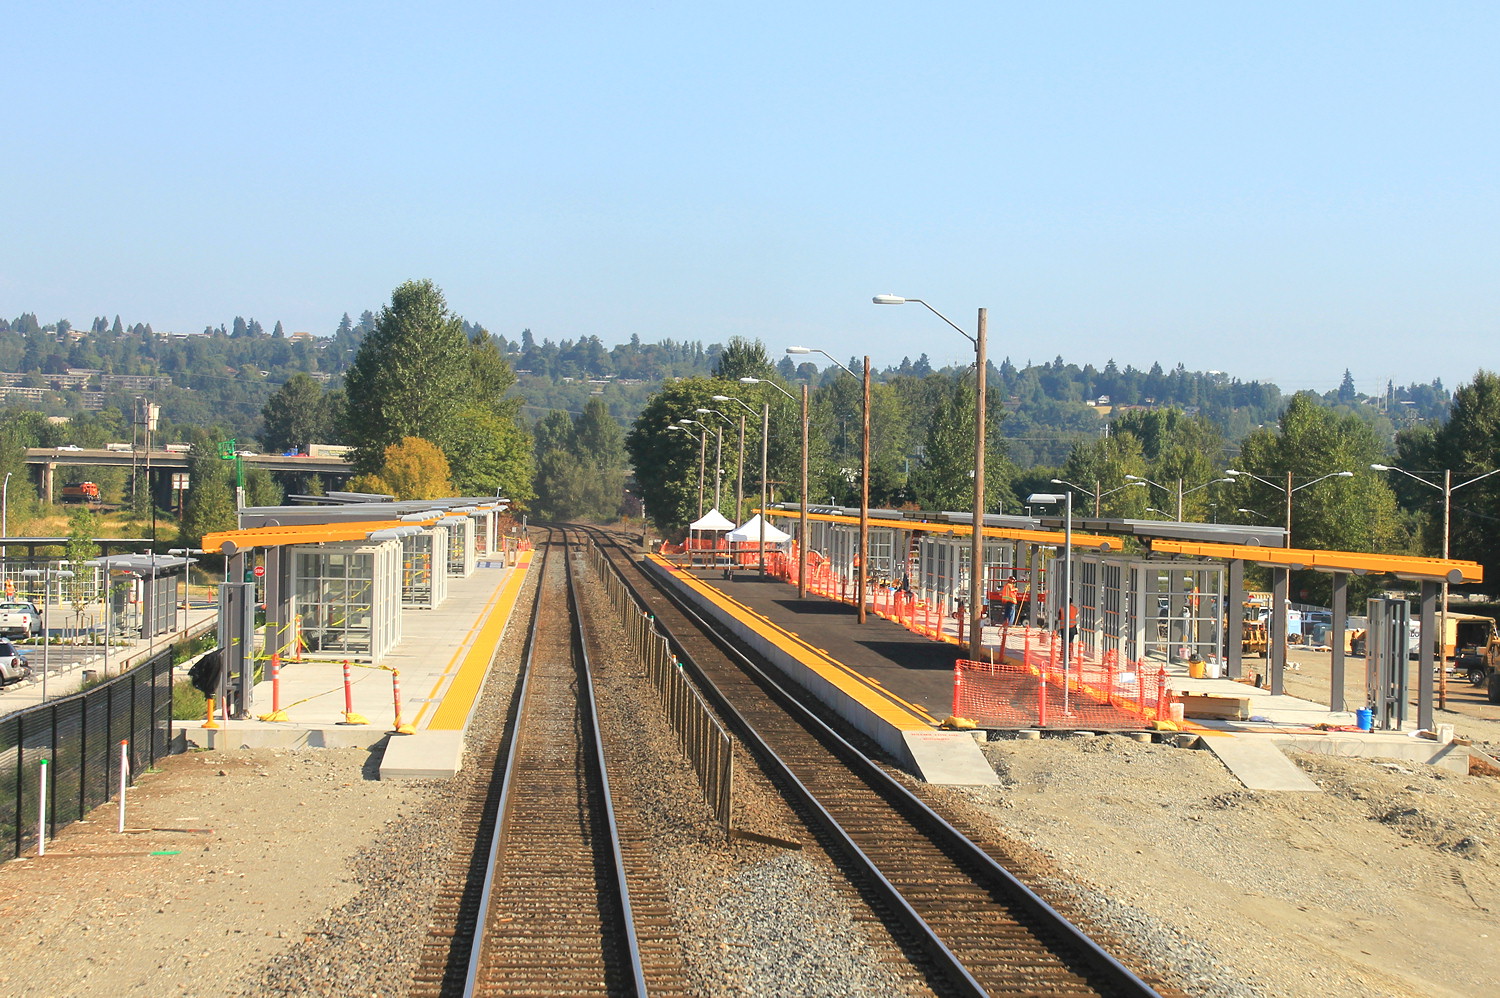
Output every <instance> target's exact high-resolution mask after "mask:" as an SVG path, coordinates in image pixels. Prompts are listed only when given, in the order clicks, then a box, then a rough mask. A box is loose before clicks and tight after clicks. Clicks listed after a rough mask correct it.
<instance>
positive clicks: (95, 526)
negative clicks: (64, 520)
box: [63, 506, 99, 618]
mask: <svg viewBox="0 0 1500 998" xmlns="http://www.w3.org/2000/svg"><path fill="white" fill-rule="evenodd" d="M98 536H99V517H97V516H95V515H94V514H93V513H92V512H91V511H90V510H89V509H88V508H87V507H86V506H84V507H79V508H77V509H74V510H72V511H71V512H70V513H69V514H68V543H67V547H66V549H65V550H64V553H63V558H64V559H65V560H66V561H67V562H68V565H69V567H70V568H71V569H72V572H73V577H72V578H71V579H65V580H63V582H64V584H63V593H64V598H65V599H66V600H67V601H68V602H69V603H71V604H72V606H73V612H74V614H75V615H77V616H78V617H79V618H82V616H83V611H84V609H85V608H86V607H87V606H88V605H89V594H90V591H91V588H92V587H91V586H90V585H89V583H90V581H91V579H90V576H91V575H92V574H93V571H94V570H93V568H92V566H89V565H87V564H85V562H88V561H92V560H93V559H95V558H97V557H99V545H98V544H97V543H95V538H96V537H98Z"/></svg>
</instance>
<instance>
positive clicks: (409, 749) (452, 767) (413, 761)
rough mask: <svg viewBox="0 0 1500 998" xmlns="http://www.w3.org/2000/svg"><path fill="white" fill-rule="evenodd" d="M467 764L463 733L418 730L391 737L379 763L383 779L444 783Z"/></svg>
mask: <svg viewBox="0 0 1500 998" xmlns="http://www.w3.org/2000/svg"><path fill="white" fill-rule="evenodd" d="M463 761H464V732H462V731H418V732H417V733H416V734H414V735H392V736H391V740H390V741H389V742H387V743H386V746H385V755H384V757H383V758H382V759H381V760H380V778H381V779H382V780H444V779H447V778H449V777H451V776H457V775H458V771H459V770H460V769H461V768H462V767H463Z"/></svg>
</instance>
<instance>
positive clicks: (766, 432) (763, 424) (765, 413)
mask: <svg viewBox="0 0 1500 998" xmlns="http://www.w3.org/2000/svg"><path fill="white" fill-rule="evenodd" d="M740 383H741V384H744V385H770V386H771V387H772V388H774V389H776V390H777V391H778V392H780V393H781V394H783V395H786V397H787V398H791V397H792V396H791V395H790V394H788V393H787V390H786V389H785V388H782V387H781V386H780V385H778V384H777V383H776V382H774V381H765V380H762V379H761V378H750V377H745V378H741V379H740ZM806 392H807V389H806V388H804V389H803V394H804V395H805V394H806ZM714 401H716V402H720V401H722V402H734V403H736V404H737V405H739V407H740V408H741V409H744V410H745V411H746V412H748V413H750V415H752V416H753V415H755V410H754V409H752V408H751V407H750V406H748V405H746V404H745V403H744V401H743V400H741V399H737V398H733V397H731V396H728V395H715V396H714ZM806 412H807V409H806V406H805V405H804V407H803V413H804V417H803V419H804V421H803V424H802V505H803V507H804V509H803V511H802V521H801V522H802V531H803V532H802V536H801V537H800V538H798V541H797V547H798V550H802V549H805V548H806V547H807V510H806V508H805V507H806V506H807V423H806V416H805V414H806ZM744 426H745V417H744V416H741V417H740V434H741V437H742V438H743V435H744V432H745V431H744ZM770 440H771V403H769V402H762V403H761V409H760V521H759V522H760V556H759V557H760V575H761V578H762V579H764V578H765V575H766V459H767V455H768V454H769V448H770ZM741 456H742V457H743V452H742V455H741ZM803 564H806V561H805V560H804V562H803ZM797 595H798V596H806V595H807V590H806V589H805V588H803V584H802V582H801V579H800V575H799V579H798V583H797Z"/></svg>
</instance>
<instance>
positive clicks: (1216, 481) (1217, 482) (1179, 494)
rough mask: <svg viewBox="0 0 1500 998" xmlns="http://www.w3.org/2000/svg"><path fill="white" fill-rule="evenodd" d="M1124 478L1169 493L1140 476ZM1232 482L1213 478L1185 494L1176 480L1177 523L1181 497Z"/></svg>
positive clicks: (1180, 508)
mask: <svg viewBox="0 0 1500 998" xmlns="http://www.w3.org/2000/svg"><path fill="white" fill-rule="evenodd" d="M1125 477H1126V479H1128V480H1129V481H1132V482H1141V483H1144V484H1146V485H1155V486H1156V487H1157V488H1159V489H1161V490H1162V491H1163V492H1169V491H1171V490H1169V489H1168V488H1167V487H1166V486H1165V485H1162V484H1160V483H1159V482H1153V481H1152V480H1151V479H1149V478H1142V477H1141V476H1140V475H1126V476H1125ZM1233 482H1234V479H1233V478H1215V479H1213V480H1212V481H1208V482H1204V483H1203V484H1202V485H1194V486H1193V487H1192V488H1190V489H1188V490H1187V491H1186V492H1184V491H1183V490H1182V479H1181V478H1179V479H1177V522H1178V523H1181V522H1182V497H1183V496H1190V495H1192V494H1193V493H1194V492H1197V491H1198V490H1199V489H1206V488H1208V487H1209V486H1210V485H1223V484H1226V483H1231V484H1232V483H1233Z"/></svg>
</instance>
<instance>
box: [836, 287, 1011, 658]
mask: <svg viewBox="0 0 1500 998" xmlns="http://www.w3.org/2000/svg"><path fill="white" fill-rule="evenodd" d="M871 300H872V301H873V302H874V303H875V304H876V305H905V304H907V303H908V302H916V303H917V304H918V305H921V306H922V307H923V308H925V309H927V311H929V312H931V313H932V314H933V315H935V316H937V317H938V318H939V319H942V320H943V321H944V322H946V323H947V324H948V325H950V326H952V327H953V328H954V329H956V330H957V331H958V333H959V335H961V336H962V337H963V338H964V339H966V340H968V341H969V342H970V343H972V344H974V534H973V537H972V538H971V544H970V548H969V655H970V656H971V657H972V658H975V659H978V658H979V654H980V649H981V648H982V647H983V641H982V640H981V639H982V636H983V631H982V630H981V628H982V627H983V626H984V605H983V602H982V601H981V596H982V592H983V587H984V445H985V425H984V421H985V374H986V370H987V368H988V366H989V359H988V358H987V357H986V356H985V337H986V335H987V332H988V329H989V310H988V309H984V308H981V309H980V310H979V318H978V322H977V325H976V327H975V330H976V332H975V335H973V336H970V335H969V334H968V333H966V332H964V330H963V328H962V327H960V326H958V325H957V324H955V323H954V322H953V320H952V319H949V318H948V317H947V316H946V315H944V314H943V313H941V312H939V311H938V310H937V309H935V308H933V307H932V306H931V305H929V304H927V303H926V302H925V301H923V300H922V299H920V298H906V297H903V296H901V295H876V296H875V297H874V298H873V299H871ZM865 366H866V368H868V367H869V361H868V360H867V361H866V362H865ZM1001 652H1002V653H1003V652H1004V649H1003V648H1002V649H1001Z"/></svg>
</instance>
